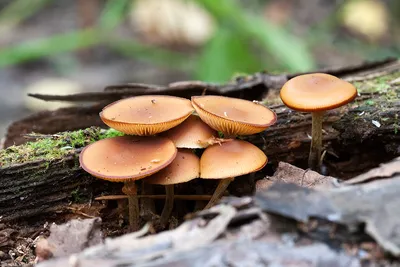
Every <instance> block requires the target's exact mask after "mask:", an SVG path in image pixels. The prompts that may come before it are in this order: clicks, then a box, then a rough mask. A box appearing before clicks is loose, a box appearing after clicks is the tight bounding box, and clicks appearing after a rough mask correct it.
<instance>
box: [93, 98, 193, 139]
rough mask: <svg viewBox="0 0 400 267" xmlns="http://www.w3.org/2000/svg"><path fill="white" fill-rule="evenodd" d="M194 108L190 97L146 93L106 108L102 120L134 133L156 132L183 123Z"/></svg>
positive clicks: (127, 132)
mask: <svg viewBox="0 0 400 267" xmlns="http://www.w3.org/2000/svg"><path fill="white" fill-rule="evenodd" d="M193 111H194V109H193V106H192V105H191V103H190V100H189V99H185V98H180V97H175V96H166V95H144V96H135V97H129V98H125V99H121V100H118V101H116V102H114V103H111V104H109V105H107V106H106V107H104V108H103V110H102V112H100V118H101V119H102V121H103V122H104V123H105V124H107V125H108V126H110V127H111V128H114V129H116V130H118V131H121V132H123V133H125V134H132V135H142V136H143V135H154V134H157V133H161V132H164V131H166V130H168V129H171V128H173V127H175V126H177V125H178V124H180V123H182V122H183V121H184V120H185V119H186V118H187V117H188V116H189V115H190V114H192V113H193Z"/></svg>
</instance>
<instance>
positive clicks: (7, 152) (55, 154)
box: [0, 127, 123, 167]
mask: <svg viewBox="0 0 400 267" xmlns="http://www.w3.org/2000/svg"><path fill="white" fill-rule="evenodd" d="M121 135H123V133H121V132H119V131H116V130H114V129H108V130H103V129H100V128H97V127H91V128H87V129H82V130H78V131H71V132H63V133H60V134H55V135H34V136H35V137H37V138H38V139H37V140H36V141H34V142H27V143H25V144H23V145H20V146H11V147H8V148H6V149H2V150H0V167H7V166H10V165H14V164H21V163H25V162H29V161H37V160H47V161H51V160H54V159H59V158H61V157H64V156H66V155H68V154H73V153H74V152H75V149H77V148H82V147H84V146H86V145H88V144H91V143H93V142H95V141H97V140H100V139H104V138H109V137H114V136H121ZM47 164H49V163H47Z"/></svg>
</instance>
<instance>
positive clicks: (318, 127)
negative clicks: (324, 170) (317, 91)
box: [308, 111, 324, 171]
mask: <svg viewBox="0 0 400 267" xmlns="http://www.w3.org/2000/svg"><path fill="white" fill-rule="evenodd" d="M311 114H312V130H311V147H310V154H309V157H308V167H309V168H310V169H312V170H315V171H319V169H320V168H319V167H320V159H321V152H322V122H323V117H324V112H323V111H318V112H312V113H311Z"/></svg>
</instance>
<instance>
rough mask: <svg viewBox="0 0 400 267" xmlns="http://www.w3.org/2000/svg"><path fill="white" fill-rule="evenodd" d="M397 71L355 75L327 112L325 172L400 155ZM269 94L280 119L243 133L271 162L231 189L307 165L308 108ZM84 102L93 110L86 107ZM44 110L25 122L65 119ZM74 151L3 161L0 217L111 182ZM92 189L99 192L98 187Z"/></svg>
mask: <svg viewBox="0 0 400 267" xmlns="http://www.w3.org/2000/svg"><path fill="white" fill-rule="evenodd" d="M399 70H400V68H399ZM380 75H382V74H380ZM399 76H400V71H397V72H394V73H393V72H391V73H384V75H382V77H378V78H377V79H375V78H374V79H365V80H364V81H360V82H359V84H357V87H358V88H359V91H360V94H361V95H360V96H359V97H358V98H357V99H356V101H355V102H354V103H351V104H348V105H346V106H344V107H342V108H338V109H335V110H332V111H328V112H327V113H326V116H325V117H324V133H323V145H324V150H326V153H325V158H324V166H325V169H326V171H325V172H326V173H324V174H329V175H331V176H336V177H339V178H343V179H346V178H349V177H353V176H355V175H357V174H359V173H361V172H364V171H366V170H368V169H370V168H373V167H376V166H377V165H379V164H380V163H383V162H386V161H389V160H390V159H393V158H395V157H396V156H399V155H400V128H399V125H400V118H399V116H400V115H399V114H400V101H399V98H400V97H399V95H400V93H399V91H400V89H399V85H398V84H397V83H396V82H395V80H396V78H398V77H399ZM379 88H381V89H382V88H384V89H382V90H381V89H379ZM378 89H379V90H378ZM266 101H267V102H268V103H278V104H276V105H274V106H271V105H269V106H270V107H271V108H272V109H273V110H274V111H275V112H276V113H277V116H278V121H277V123H276V124H275V125H273V126H272V127H270V128H269V129H267V130H266V131H265V132H263V133H260V134H257V135H254V136H249V137H245V139H246V140H248V141H250V142H252V143H254V144H255V145H257V146H259V147H260V148H261V149H263V150H264V151H265V153H266V155H267V156H268V158H269V165H268V166H267V167H266V168H264V170H262V171H260V172H259V174H258V176H257V177H256V178H255V179H253V178H252V177H253V176H246V177H247V178H244V179H235V181H234V182H233V183H232V185H231V187H230V192H231V193H233V194H237V195H243V194H250V193H251V192H252V190H253V189H254V182H255V181H254V180H256V179H258V178H262V176H263V175H265V174H266V173H268V172H272V171H273V169H274V167H275V166H276V165H277V164H278V163H279V161H285V162H288V163H291V164H293V165H296V166H298V167H302V168H307V160H308V152H309V146H310V138H309V135H310V131H311V114H305V113H300V112H295V111H292V110H290V109H288V108H287V107H285V106H284V105H282V104H279V97H277V96H273V95H271V96H269V97H267V98H266ZM100 107H101V105H99V104H98V105H97V106H95V108H93V107H90V108H80V109H79V110H80V111H81V112H82V113H80V112H78V109H74V112H66V113H63V112H65V111H66V109H63V110H62V111H58V113H57V112H55V113H54V114H60V113H63V114H64V115H65V116H66V117H61V118H60V117H58V118H57V121H60V125H61V124H64V123H63V122H62V121H63V119H65V118H67V120H69V121H72V120H74V121H75V122H76V123H77V124H75V125H76V126H78V125H79V127H80V126H82V125H85V123H88V124H89V123H90V124H91V125H93V124H94V125H96V122H98V121H99V119H98V118H97V117H98V112H97V111H98V110H99V109H100ZM88 110H90V112H89V113H85V112H87V111H88ZM94 110H96V113H95V112H94ZM69 111H71V109H70V110H69ZM48 114H49V113H46V112H44V113H42V115H40V116H38V115H37V116H36V117H34V116H32V117H31V118H30V119H26V120H25V122H28V121H29V123H30V125H32V122H33V121H35V120H37V121H39V122H40V123H39V124H41V125H43V126H44V125H45V124H44V123H47V124H48V127H49V128H48V129H50V128H51V129H52V130H55V129H60V128H62V127H67V124H65V125H62V126H54V125H52V124H51V122H55V119H56V117H57V116H56V115H54V116H55V117H52V118H48V117H47V118H46V116H45V115H48ZM95 114H96V116H95ZM83 118H84V119H83ZM92 119H93V121H92ZM25 122H22V124H21V123H20V124H19V125H20V126H19V127H20V130H21V132H22V133H24V132H26V131H23V130H22V129H23V127H22V125H23V123H25ZM42 123H43V124H42ZM53 126H54V127H53ZM52 127H53V128H52ZM17 128H18V127H16V128H15V129H17ZM28 129H29V127H28ZM43 129H44V128H43ZM55 149H56V148H55ZM78 154H79V149H78V150H76V151H75V153H72V154H70V155H68V156H67V157H65V158H59V159H55V160H52V161H39V162H27V163H25V164H22V165H12V166H8V167H3V168H0V177H1V183H0V215H1V221H10V220H15V219H22V218H26V217H30V216H33V215H39V214H43V213H46V212H52V211H56V210H60V208H62V207H63V206H65V205H66V204H67V203H68V202H69V201H71V198H72V196H71V195H72V194H73V192H75V191H76V190H77V188H79V189H80V190H81V191H82V192H81V195H82V197H86V198H87V197H89V195H90V192H91V191H93V188H96V187H95V186H93V185H94V183H102V186H101V190H102V191H104V190H107V187H108V186H112V185H110V184H111V183H106V182H103V181H98V180H97V179H94V178H92V177H90V176H89V175H87V174H86V173H84V172H83V171H82V170H81V169H80V167H79V163H78V161H77V157H78ZM201 182H202V181H197V185H198V184H202V183H201ZM104 184H106V186H104ZM117 186H118V185H117ZM121 187H122V185H121ZM97 190H99V189H97ZM93 192H94V193H93V194H94V196H96V190H94V191H93ZM97 192H98V191H97Z"/></svg>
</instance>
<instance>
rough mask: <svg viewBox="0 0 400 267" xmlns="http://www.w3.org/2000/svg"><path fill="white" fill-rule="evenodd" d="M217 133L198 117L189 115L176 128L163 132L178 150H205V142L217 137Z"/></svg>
mask: <svg viewBox="0 0 400 267" xmlns="http://www.w3.org/2000/svg"><path fill="white" fill-rule="evenodd" d="M217 134H218V133H217V131H215V130H214V129H212V128H211V127H210V126H208V125H207V124H206V123H205V122H203V121H202V120H201V119H200V117H199V116H197V115H193V114H192V115H190V116H189V118H187V119H186V120H185V121H184V122H182V123H181V124H179V125H178V126H176V127H174V128H172V129H170V130H168V131H166V132H163V133H162V134H161V136H164V137H168V138H169V139H171V140H172V142H174V144H175V146H176V147H178V148H205V147H207V146H208V144H207V141H208V140H211V139H212V138H213V137H215V136H217Z"/></svg>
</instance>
